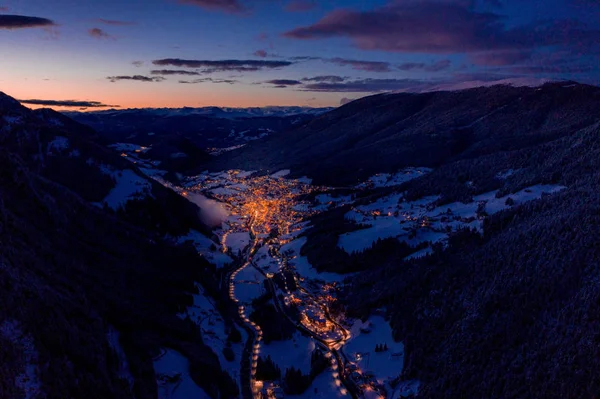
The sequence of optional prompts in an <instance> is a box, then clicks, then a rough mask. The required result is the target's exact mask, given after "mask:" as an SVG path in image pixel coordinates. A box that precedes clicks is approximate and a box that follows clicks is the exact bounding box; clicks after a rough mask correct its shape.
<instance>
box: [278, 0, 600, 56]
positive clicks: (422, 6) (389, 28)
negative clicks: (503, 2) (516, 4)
mask: <svg viewBox="0 0 600 399" xmlns="http://www.w3.org/2000/svg"><path fill="white" fill-rule="evenodd" d="M475 4H476V2H475V1H473V0H437V1H436V0H423V1H414V0H402V1H400V0H396V1H392V2H390V3H389V4H388V5H386V6H383V7H379V8H375V9H373V10H371V11H357V10H351V9H338V10H334V11H332V12H330V13H329V14H327V15H326V16H325V17H323V18H322V19H321V20H320V21H318V22H316V23H314V24H312V25H309V26H305V27H300V28H296V29H293V30H291V31H288V32H286V33H285V34H284V36H286V37H288V38H293V39H303V40H308V39H325V38H334V37H346V38H349V39H350V40H351V41H352V42H353V43H354V45H355V46H356V47H358V48H361V49H364V50H378V51H388V52H402V53H430V54H453V53H468V54H476V53H483V54H482V55H481V56H480V58H479V60H480V61H482V60H485V59H488V60H491V59H492V58H495V59H496V61H495V62H501V59H502V58H504V60H505V62H507V61H508V60H509V58H508V56H509V55H512V56H513V57H515V58H516V59H519V58H520V59H523V57H525V56H526V55H527V54H531V53H532V52H533V51H534V50H536V49H538V48H541V47H549V46H559V47H560V46H563V47H564V46H566V47H573V48H579V49H590V48H594V46H597V43H598V42H599V41H600V31H599V30H597V29H589V28H588V27H586V26H585V25H583V24H582V23H579V22H577V21H574V20H561V21H542V22H536V23H532V24H529V25H525V26H516V27H512V26H511V27H509V26H507V25H506V24H505V21H506V18H505V17H504V16H502V15H500V14H497V13H494V12H479V11H477V10H476V7H475ZM494 53H500V54H498V55H494Z"/></svg>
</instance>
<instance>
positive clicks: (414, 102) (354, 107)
mask: <svg viewBox="0 0 600 399" xmlns="http://www.w3.org/2000/svg"><path fill="white" fill-rule="evenodd" d="M599 106H600V88H597V87H594V86H586V85H578V84H571V83H553V84H546V85H544V86H542V87H540V88H530V87H510V86H494V87H490V88H476V89H470V90H463V91H456V92H435V93H422V94H410V93H404V94H382V95H377V96H372V97H367V98H363V99H360V100H357V101H354V102H352V103H349V104H347V105H345V106H342V107H340V108H338V109H336V110H334V111H331V112H329V113H327V114H324V115H322V116H320V117H318V118H316V119H315V120H314V121H312V122H311V123H309V124H307V125H306V126H303V127H300V128H298V129H296V130H294V131H292V132H288V133H286V134H285V135H273V136H270V137H267V138H265V139H263V140H259V141H255V142H253V143H250V144H248V145H247V146H246V147H244V148H243V149H240V150H237V151H232V152H230V153H227V154H224V155H222V156H220V157H218V158H217V159H216V160H215V163H214V165H213V168H214V169H215V170H222V169H227V168H231V167H238V168H243V169H246V170H256V169H269V170H278V169H284V168H289V169H291V170H292V173H293V175H296V176H301V175H308V176H309V177H312V178H313V179H314V181H315V183H327V184H332V185H341V184H347V183H356V182H358V181H360V180H364V179H365V178H367V177H368V176H371V175H373V174H375V173H380V172H392V171H396V170H398V169H399V168H401V167H405V166H429V167H437V166H440V165H443V164H445V163H448V162H450V161H454V160H458V159H471V158H474V157H477V156H481V155H485V154H489V153H495V152H499V151H508V150H512V149H518V148H524V147H527V146H532V145H537V144H540V143H543V142H548V141H551V140H553V139H556V138H557V137H560V136H561V135H563V134H565V132H567V131H570V132H572V131H575V130H577V129H579V128H583V127H585V126H589V125H590V124H591V123H593V122H595V119H594V118H595V115H596V110H597V109H598V108H599Z"/></svg>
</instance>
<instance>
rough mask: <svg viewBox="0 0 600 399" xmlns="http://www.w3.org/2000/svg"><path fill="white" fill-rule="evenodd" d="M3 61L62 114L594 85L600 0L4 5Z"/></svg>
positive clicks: (17, 85) (18, 0) (51, 1)
mask: <svg viewBox="0 0 600 399" xmlns="http://www.w3.org/2000/svg"><path fill="white" fill-rule="evenodd" d="M0 54H2V56H1V57H0V91H3V92H5V93H6V94H8V95H11V96H13V97H15V98H17V99H19V100H21V101H24V103H26V104H28V105H29V106H31V107H41V106H50V107H53V108H57V109H81V110H93V109H103V108H106V107H115V108H116V107H120V108H141V107H183V106H188V107H201V106H212V105H215V106H228V107H255V106H256V107H258V106H268V105H300V106H315V107H317V106H338V105H340V104H343V103H345V102H347V101H349V100H352V99H355V98H359V97H363V96H365V95H370V94H375V93H381V92H387V91H414V92H422V91H430V90H449V89H460V88H468V87H474V86H479V85H490V84H494V83H513V84H529V85H535V84H539V83H542V82H544V81H547V80H576V81H579V82H583V83H589V84H598V83H599V80H600V72H599V68H598V65H600V63H599V62H598V61H599V58H600V57H599V55H600V0H128V1H117V0H0Z"/></svg>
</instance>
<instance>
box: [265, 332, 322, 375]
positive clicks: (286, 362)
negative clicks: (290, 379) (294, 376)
mask: <svg viewBox="0 0 600 399" xmlns="http://www.w3.org/2000/svg"><path fill="white" fill-rule="evenodd" d="M315 348H316V345H315V341H314V340H313V339H312V338H308V337H305V336H304V335H302V334H300V333H299V332H296V333H295V334H294V336H293V338H292V339H289V340H285V341H273V342H271V343H270V344H268V345H267V344H263V345H262V346H261V348H260V356H261V357H262V358H263V359H266V358H267V356H271V359H273V361H274V362H275V364H277V365H278V366H279V368H280V369H281V374H282V375H285V370H286V369H288V368H291V367H295V368H297V369H298V368H299V369H300V370H302V373H304V374H308V373H309V372H310V359H311V355H312V353H313V351H314V350H315ZM326 372H327V371H326Z"/></svg>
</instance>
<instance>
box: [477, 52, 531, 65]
mask: <svg viewBox="0 0 600 399" xmlns="http://www.w3.org/2000/svg"><path fill="white" fill-rule="evenodd" d="M530 57H531V51H529V50H501V51H488V52H481V53H475V54H472V55H471V56H470V60H471V61H472V62H473V63H474V64H477V65H487V66H504V65H514V64H516V63H518V62H522V61H525V60H527V59H529V58H530Z"/></svg>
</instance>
